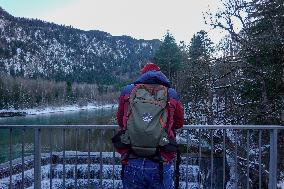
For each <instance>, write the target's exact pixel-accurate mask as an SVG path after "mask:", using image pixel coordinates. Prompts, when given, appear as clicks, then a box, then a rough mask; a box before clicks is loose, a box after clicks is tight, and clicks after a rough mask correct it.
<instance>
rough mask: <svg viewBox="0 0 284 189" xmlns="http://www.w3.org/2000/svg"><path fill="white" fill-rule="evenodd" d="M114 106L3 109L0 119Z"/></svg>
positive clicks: (114, 106)
mask: <svg viewBox="0 0 284 189" xmlns="http://www.w3.org/2000/svg"><path fill="white" fill-rule="evenodd" d="M116 107H117V105H116V104H103V105H102V104H97V103H88V104H87V105H84V106H79V105H77V104H73V105H67V106H58V107H54V106H52V107H39V108H31V109H14V108H10V109H4V110H0V118H1V117H15V116H27V115H39V114H50V113H57V112H68V111H80V110H90V109H111V108H116Z"/></svg>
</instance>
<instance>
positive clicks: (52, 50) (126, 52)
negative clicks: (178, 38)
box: [0, 8, 160, 109]
mask: <svg viewBox="0 0 284 189" xmlns="http://www.w3.org/2000/svg"><path fill="white" fill-rule="evenodd" d="M159 45H160V41H159V40H142V39H141V40H137V39H134V38H131V37H129V36H111V35H110V34H108V33H106V32H102V31H95V30H94V31H83V30H79V29H75V28H72V27H70V26H62V25H57V24H54V23H48V22H44V21H41V20H35V19H27V18H16V17H13V16H12V15H10V14H9V13H7V12H6V11H5V10H3V9H2V8H0V73H1V75H2V77H0V95H1V96H0V109H2V108H9V107H14V108H18V107H34V106H38V105H39V104H41V105H46V102H49V103H48V104H56V102H57V100H58V99H60V101H61V102H65V103H67V102H68V103H72V102H75V103H76V102H78V100H79V99H78V98H77V97H76V96H78V93H79V92H78V90H81V91H80V93H84V91H83V88H84V86H82V87H77V88H76V90H77V91H76V90H75V89H74V87H73V90H72V85H73V84H75V83H76V85H77V84H79V85H80V84H85V83H86V84H90V85H93V89H96V90H95V91H94V93H95V95H92V98H85V96H86V95H81V97H80V99H85V101H93V100H94V99H96V100H97V99H98V98H95V97H94V96H99V95H102V94H105V93H106V92H107V91H109V90H112V89H113V87H114V88H115V89H116V90H117V91H118V89H120V87H121V86H122V85H124V84H125V83H128V82H130V81H131V80H132V79H133V78H134V77H136V76H137V75H138V73H139V70H140V64H141V63H142V62H143V61H145V60H147V59H149V58H152V57H153V54H154V52H155V50H156V49H157V48H158V47H159ZM9 76H11V77H12V78H18V79H16V80H14V81H13V80H12V78H10V79H9V80H7V79H5V78H8V77H9ZM29 80H30V81H29ZM38 80H40V81H38ZM42 80H48V81H50V82H49V84H50V86H52V87H51V88H50V89H47V88H44V87H43V88H41V89H39V88H40V87H39V86H38V85H33V84H34V83H42V82H41V81H42ZM8 81H9V83H7V82H8ZM11 81H12V82H11ZM21 81H24V82H21ZM57 82H58V83H57ZM59 82H65V83H63V84H59ZM52 83H53V84H54V85H53V84H52ZM59 86H61V88H59V90H60V91H61V92H58V91H57V90H55V88H58V87H59ZM68 87H69V88H68ZM53 89H54V90H53ZM68 90H69V92H68ZM34 91H36V94H37V95H32V96H36V97H33V98H32V99H30V98H27V97H28V96H30V94H31V93H32V92H34ZM70 91H71V92H70ZM112 91H113V90H112ZM58 93H59V94H58ZM67 93H69V94H67ZM85 93H86V91H85ZM68 95H69V96H70V95H71V96H72V98H71V99H72V101H70V98H69V97H68V98H67V97H64V98H63V96H68ZM59 96H61V97H62V98H61V97H60V98H59ZM87 96H90V95H87ZM83 97H84V98H83ZM66 99H67V100H66ZM109 99H110V98H109ZM60 104H62V103H60ZM63 104H64V103H63Z"/></svg>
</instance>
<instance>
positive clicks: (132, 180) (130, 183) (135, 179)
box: [122, 159, 173, 189]
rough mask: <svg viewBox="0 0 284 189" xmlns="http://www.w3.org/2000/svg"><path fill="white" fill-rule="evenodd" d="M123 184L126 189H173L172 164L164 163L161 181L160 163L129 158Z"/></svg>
mask: <svg viewBox="0 0 284 189" xmlns="http://www.w3.org/2000/svg"><path fill="white" fill-rule="evenodd" d="M122 184H123V188H124V189H173V181H172V170H171V164H169V163H168V164H164V168H163V180H162V181H161V179H160V174H159V164H158V163H155V162H153V161H151V160H147V159H129V161H128V164H127V165H126V166H125V168H124V177H123V179H122Z"/></svg>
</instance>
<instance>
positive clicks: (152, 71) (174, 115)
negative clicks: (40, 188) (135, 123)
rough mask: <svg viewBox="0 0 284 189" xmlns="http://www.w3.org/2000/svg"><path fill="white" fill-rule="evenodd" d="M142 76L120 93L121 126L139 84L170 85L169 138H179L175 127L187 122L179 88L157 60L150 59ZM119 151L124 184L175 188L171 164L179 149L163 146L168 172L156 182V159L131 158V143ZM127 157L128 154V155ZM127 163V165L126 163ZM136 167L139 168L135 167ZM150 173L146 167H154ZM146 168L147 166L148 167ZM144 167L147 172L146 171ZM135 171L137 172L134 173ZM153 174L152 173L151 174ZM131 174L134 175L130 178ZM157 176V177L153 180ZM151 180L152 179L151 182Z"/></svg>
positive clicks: (123, 123) (121, 127)
mask: <svg viewBox="0 0 284 189" xmlns="http://www.w3.org/2000/svg"><path fill="white" fill-rule="evenodd" d="M140 72H141V76H140V77H139V78H138V79H137V80H136V81H135V82H134V83H133V84H130V85H127V86H126V87H124V89H123V90H122V92H121V94H120V96H119V103H118V109H117V115H116V116H117V123H118V126H119V129H120V130H123V129H125V127H126V124H127V119H128V116H127V112H128V99H129V96H130V94H131V92H132V90H133V89H134V88H135V86H136V85H137V84H159V85H163V86H165V87H167V88H168V106H167V107H166V108H167V110H166V112H167V114H168V115H167V124H168V130H167V132H168V133H167V134H168V138H169V140H172V141H175V129H179V128H181V127H183V124H184V111H183V106H182V104H181V102H180V99H179V97H178V94H177V92H176V91H175V90H174V89H173V88H171V85H170V81H169V80H168V78H167V77H166V76H165V75H164V74H163V73H162V72H161V71H160V68H159V67H158V66H157V65H156V64H154V63H147V64H145V66H144V67H143V68H142V69H141V70H140ZM116 149H117V151H118V152H119V153H120V154H121V157H122V165H123V170H122V177H123V178H122V180H123V186H124V188H131V189H133V188H141V189H142V188H151V189H155V188H159V189H160V188H161V189H164V188H167V189H170V188H172V180H171V176H170V175H171V173H170V166H171V164H172V161H173V159H174V158H175V155H176V153H175V152H169V151H163V150H161V152H160V153H161V157H162V158H163V161H164V168H163V171H164V175H163V177H162V178H163V182H159V180H158V181H157V182H155V181H154V180H155V179H154V178H155V176H157V175H159V174H158V165H157V163H155V162H152V161H148V160H146V159H145V158H142V159H140V158H135V159H129V158H128V157H129V147H124V146H119V147H116ZM126 157H127V158H126ZM125 165H127V166H125ZM133 167H134V168H135V167H136V168H137V167H139V169H135V171H134V170H133ZM151 168H152V169H153V171H151V172H150V173H149V174H146V172H145V170H151ZM144 169H145V170H144ZM143 170H144V172H143ZM133 174H134V175H133ZM149 175H152V176H149ZM129 177H131V178H129ZM153 179H154V180H153ZM147 181H148V182H147Z"/></svg>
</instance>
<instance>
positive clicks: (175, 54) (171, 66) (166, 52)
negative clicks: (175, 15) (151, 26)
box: [154, 32, 182, 85]
mask: <svg viewBox="0 0 284 189" xmlns="http://www.w3.org/2000/svg"><path fill="white" fill-rule="evenodd" d="M181 59H182V55H181V51H180V49H179V47H178V45H177V44H176V41H175V38H174V37H173V35H172V34H170V33H169V32H167V33H166V35H165V36H164V39H163V41H162V43H161V45H160V47H159V49H158V50H157V51H156V53H155V55H154V62H155V63H156V64H157V65H159V66H160V68H161V70H162V71H163V73H165V75H166V76H167V77H168V78H169V79H170V80H171V81H172V82H173V84H174V85H176V82H175V80H176V78H177V72H178V71H179V69H180V66H181Z"/></svg>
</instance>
